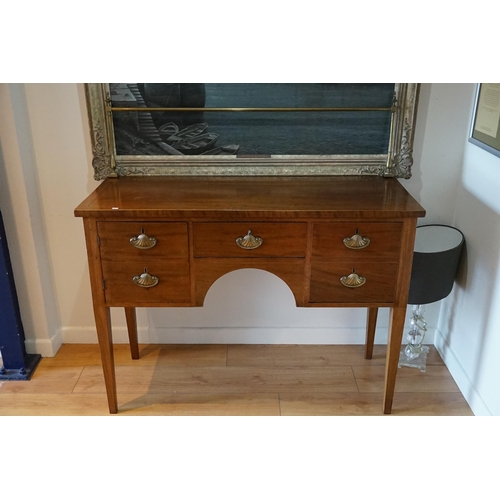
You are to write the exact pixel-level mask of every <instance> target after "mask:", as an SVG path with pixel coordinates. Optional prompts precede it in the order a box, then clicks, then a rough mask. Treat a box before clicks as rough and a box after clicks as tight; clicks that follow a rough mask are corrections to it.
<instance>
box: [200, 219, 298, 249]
mask: <svg viewBox="0 0 500 500" xmlns="http://www.w3.org/2000/svg"><path fill="white" fill-rule="evenodd" d="M193 246H194V256H195V257H305V255H306V249H307V224H306V223H301V222H283V223H275V222H213V223H211V222H199V223H194V224H193Z"/></svg>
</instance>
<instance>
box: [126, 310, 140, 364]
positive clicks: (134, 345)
mask: <svg viewBox="0 0 500 500" xmlns="http://www.w3.org/2000/svg"><path fill="white" fill-rule="evenodd" d="M125 318H126V320H127V330H128V339H129V342H130V354H131V355H132V359H139V343H138V340H137V317H136V314H135V307H125Z"/></svg>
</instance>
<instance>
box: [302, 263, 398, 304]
mask: <svg viewBox="0 0 500 500" xmlns="http://www.w3.org/2000/svg"><path fill="white" fill-rule="evenodd" d="M397 271H398V266H397V264H392V263H373V262H368V263H359V264H357V265H356V266H355V267H354V272H355V273H356V275H357V276H353V275H352V273H353V266H349V264H346V263H345V262H314V263H313V265H312V270H311V288H310V294H309V302H310V303H338V304H342V303H345V304H348V303H351V304H353V303H361V304H362V303H370V302H372V303H392V302H393V301H394V296H395V290H396V283H397ZM342 277H346V278H347V279H346V280H345V281H346V283H347V284H350V285H351V286H353V285H356V284H357V282H359V281H360V280H363V278H364V279H366V281H365V282H364V284H363V285H361V286H359V287H356V288H350V287H347V286H345V285H343V284H342V282H341V278H342ZM358 277H359V280H358Z"/></svg>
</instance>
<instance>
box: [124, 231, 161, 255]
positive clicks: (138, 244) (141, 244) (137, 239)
mask: <svg viewBox="0 0 500 500" xmlns="http://www.w3.org/2000/svg"><path fill="white" fill-rule="evenodd" d="M157 243H158V241H157V240H156V238H153V236H148V235H147V234H146V233H144V229H142V232H141V234H140V235H139V236H133V237H132V238H130V244H131V245H132V246H133V247H135V248H139V249H140V250H148V249H150V248H153V247H154V246H155V245H156V244H157Z"/></svg>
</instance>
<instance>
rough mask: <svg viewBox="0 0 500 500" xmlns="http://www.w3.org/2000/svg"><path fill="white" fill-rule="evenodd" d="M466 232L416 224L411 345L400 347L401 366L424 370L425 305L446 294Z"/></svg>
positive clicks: (411, 286) (412, 273)
mask: <svg viewBox="0 0 500 500" xmlns="http://www.w3.org/2000/svg"><path fill="white" fill-rule="evenodd" d="M464 241H465V239H464V235H463V234H462V232H461V231H459V230H458V229H456V228H454V227H451V226H445V225H438V224H432V225H425V226H419V227H417V231H416V237H415V248H414V253H413V267H412V271H411V280H410V292H409V296H408V304H411V305H412V318H411V320H410V325H411V328H410V331H409V332H408V334H407V340H408V344H407V345H406V347H404V348H402V349H401V353H400V356H399V363H398V366H399V367H401V366H408V367H411V368H419V369H420V371H422V372H425V368H426V362H427V353H428V352H429V348H428V347H427V346H425V345H423V342H424V338H425V333H426V331H427V324H426V322H425V319H424V304H430V303H432V302H437V301H438V300H441V299H444V298H445V297H447V296H448V295H449V294H450V292H451V289H452V288H453V283H454V282H455V277H456V275H457V270H458V264H459V261H460V255H461V253H462V247H463V244H464Z"/></svg>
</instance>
